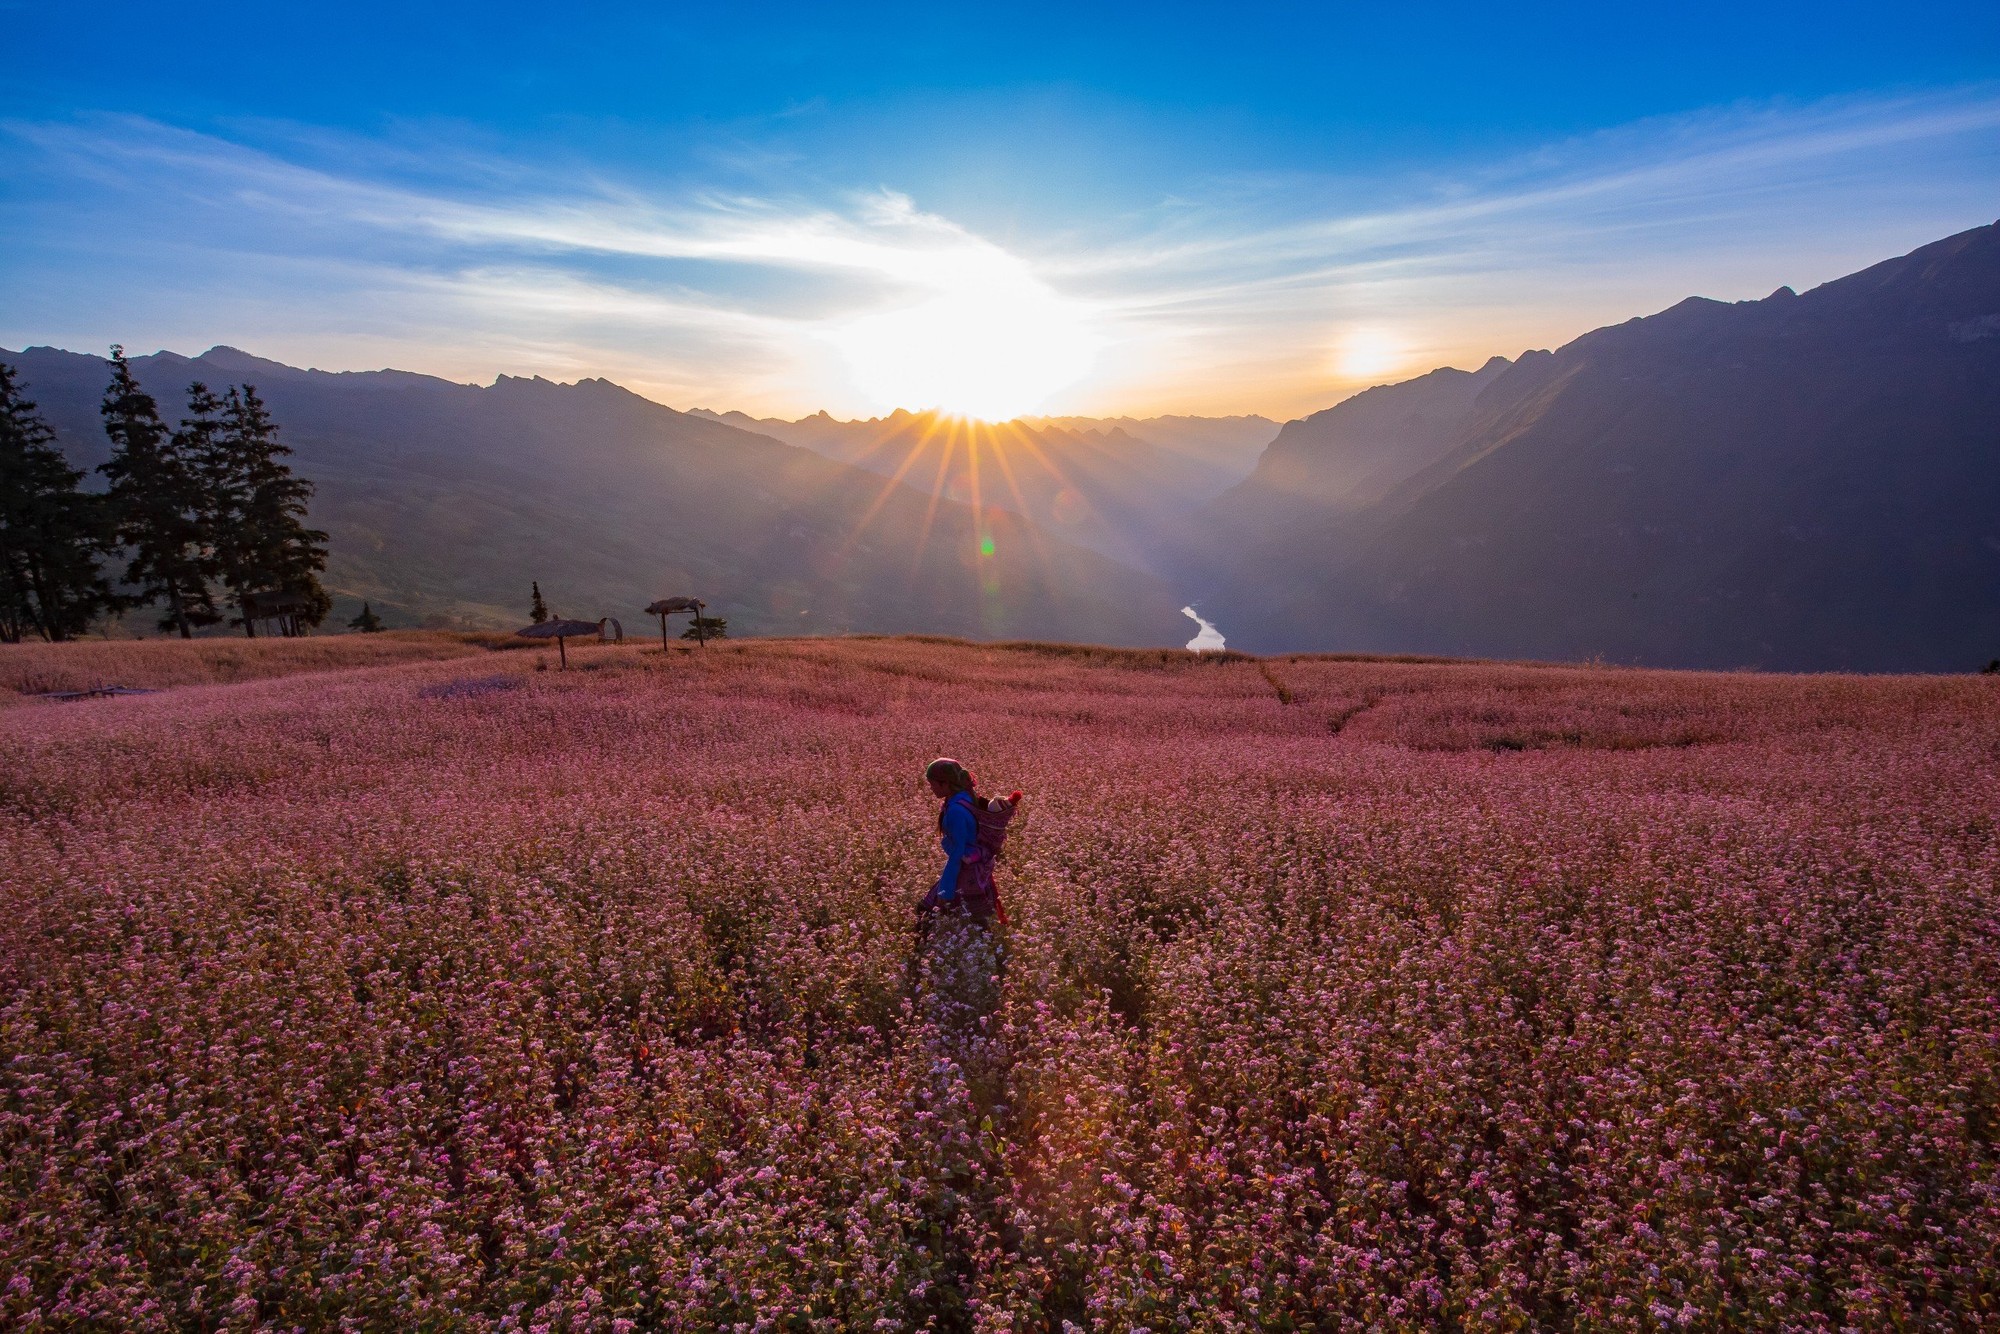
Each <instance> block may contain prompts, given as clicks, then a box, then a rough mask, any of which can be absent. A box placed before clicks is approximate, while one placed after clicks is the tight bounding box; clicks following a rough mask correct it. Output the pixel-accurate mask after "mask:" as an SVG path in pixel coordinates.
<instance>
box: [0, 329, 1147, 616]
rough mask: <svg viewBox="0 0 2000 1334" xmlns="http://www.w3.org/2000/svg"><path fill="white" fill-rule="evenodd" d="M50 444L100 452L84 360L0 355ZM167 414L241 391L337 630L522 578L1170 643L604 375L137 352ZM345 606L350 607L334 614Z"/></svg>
mask: <svg viewBox="0 0 2000 1334" xmlns="http://www.w3.org/2000/svg"><path fill="white" fill-rule="evenodd" d="M0 360H4V361H7V362H9V363H11V364H13V365H15V366H16V367H17V368H18V370H19V372H20V376H21V380H22V381H23V384H24V387H25V390H26V392H27V395H28V397H30V398H32V399H34V400H35V401H36V402H37V403H38V404H39V405H40V407H41V409H42V411H43V413H44V415H45V416H46V417H47V418H48V419H49V421H50V424H51V425H52V426H53V427H54V428H55V429H56V431H57V434H58V437H59V439H60V440H61V442H62V444H63V447H64V450H65V452H66V453H67V454H68V455H69V456H70V457H71V459H72V461H73V462H75V463H76V464H78V465H80V466H86V467H94V466H95V465H96V464H98V463H101V462H102V461H103V460H104V459H105V457H106V456H107V453H108V450H109V445H108V442H107V441H106V440H105V437H104V432H103V429H102V426H101V424H100V420H99V418H98V412H97V405H98V401H99V399H100V398H101V396H102V394H103V391H104V386H105V383H106V382H107V380H108V379H109V375H110V372H109V367H108V364H107V363H106V362H104V361H103V360H101V359H99V358H97V357H94V356H86V355H81V354H78V353H73V352H65V351H59V350H57V349H53V348H42V347H37V348H29V349H27V350H26V351H23V352H5V351H0ZM132 364H133V368H134V371H135V373H136V374H137V376H138V378H139V381H140V383H141V384H142V385H144V386H145V388H146V389H147V390H149V391H150V392H151V393H152V394H153V395H154V397H155V398H156V399H157V400H158V401H159V403H160V408H161V413H162V415H163V416H164V417H166V418H167V420H168V421H169V422H172V421H174V420H176V419H177V418H178V416H179V410H180V406H181V404H182V403H183V402H184V401H185V399H184V393H185V390H186V387H187V385H188V383H189V382H190V381H192V380H202V381H205V382H207V383H208V384H209V385H210V386H211V387H217V386H219V385H221V384H224V383H243V382H246V381H247V382H249V383H251V384H254V385H255V386H256V387H257V389H258V391H259V392H260V393H261V394H262V395H263V396H264V398H265V399H266V401H267V402H268V403H269V404H270V406H271V409H272V412H273V413H274V415H275V416H276V418H277V420H278V422H279V424H280V428H281V432H280V433H281V437H282V438H283V439H284V440H285V442H286V443H287V444H289V445H291V447H292V448H293V449H294V450H296V451H297V453H296V457H295V458H294V459H293V460H292V462H293V465H294V467H295V468H296V470H297V471H298V472H299V473H300V475H302V476H304V477H308V478H310V479H312V480H313V481H314V482H315V483H316V484H317V486H318V494H317V495H316V497H315V498H314V501H313V505H312V516H311V517H312V522H313V524H314V525H315V526H316V527H320V528H324V529H326V530H327V531H328V532H329V533H331V535H332V543H331V547H332V559H331V563H330V565H329V568H328V572H327V574H328V586H329V588H330V589H331V590H332V591H334V592H335V594H336V595H337V606H336V611H335V617H334V618H335V619H343V618H344V617H345V616H346V615H348V614H351V610H358V608H359V606H360V603H361V602H362V601H363V600H364V599H365V600H367V601H368V602H369V603H370V604H371V605H372V606H373V607H374V609H375V610H376V611H377V612H379V613H382V614H383V615H384V616H386V617H387V618H389V620H390V621H391V623H392V624H405V625H408V624H417V623H430V624H439V625H460V626H515V625H519V624H521V623H523V622H524V621H525V620H526V615H527V592H528V587H529V583H530V581H531V580H539V581H540V583H541V587H542V590H543V592H544V593H545V594H547V596H548V598H549V600H550V602H551V604H552V605H553V607H554V608H555V610H556V611H557V612H558V613H560V614H561V615H564V616H571V617H585V618H590V619H595V618H596V617H599V616H604V615H615V616H619V617H621V618H623V619H624V620H625V623H626V625H627V627H628V628H634V627H635V623H636V624H637V625H639V626H643V622H644V620H645V618H644V617H643V616H641V615H639V614H638V609H639V608H641V607H644V606H645V605H646V604H647V603H649V602H651V601H653V600H654V599H656V598H659V597H662V596H665V595H668V594H678V593H688V594H694V595H698V596H700V597H702V598H704V599H706V600H707V601H708V603H709V604H710V607H711V608H712V609H713V610H714V612H715V613H716V614H719V615H724V616H727V617H728V618H729V622H730V627H731V629H732V630H740V631H745V632H750V633H827V632H840V631H875V632H903V631H928V632H934V633H943V634H962V635H968V636H973V637H981V638H1016V637H1033V638H1049V639H1067V640H1080V641H1093V642H1099V641H1101V642H1112V643H1124V644H1170V643H1177V642H1179V641H1180V640H1182V639H1184V638H1185V637H1186V634H1187V632H1186V629H1185V626H1186V624H1187V621H1186V618H1184V617H1183V616H1181V615H1180V613H1179V610H1178V609H1179V607H1180V605H1181V602H1182V601H1183V600H1182V599H1178V598H1175V597H1173V596H1171V594H1170V593H1169V591H1168V589H1167V587H1166V585H1164V584H1163V583H1161V582H1160V581H1159V580H1158V579H1157V578H1156V577H1154V576H1152V575H1150V574H1146V573H1143V572H1141V571H1138V570H1135V569H1132V568H1130V567H1127V566H1124V565H1121V564H1118V563H1117V562H1114V561H1112V560H1109V559H1107V558H1106V557H1104V556H1103V555H1100V554H1099V553H1097V552H1094V551H1090V550H1086V549H1083V548H1080V547H1077V546H1074V545H1072V544H1070V543H1068V542H1065V541H1063V540H1062V539H1061V538H1060V537H1058V536H1055V535H1052V534H1049V533H1046V532H1043V531H1041V530H1039V529H1038V528H1036V527H1035V525H1034V524H1033V523H1032V522H1031V521H1029V520H1028V519H1026V518H1025V517H1023V516H1021V515H1017V514H1014V513H1010V512H1008V511H1006V510H988V511H986V512H984V513H982V514H981V515H979V516H978V517H977V519H975V515H974V513H973V511H972V509H971V508H970V507H968V506H966V505H964V504H960V503H957V502H954V501H951V500H949V499H946V500H942V501H940V502H939V503H937V504H936V505H932V504H931V502H930V499H929V498H928V497H926V496H924V495H921V494H919V493H917V492H916V491H914V490H911V489H909V488H906V487H901V486H896V485H894V484H891V483H889V482H888V480H887V479H885V478H883V477H880V476H877V475H876V474H874V473H871V472H868V471H865V470H863V469H860V468H856V467H852V466H849V465H847V464H843V463H840V462H837V461H835V460H831V459H828V458H825V457H823V456H822V455H820V454H816V453H814V452H812V451H810V450H806V449H801V448H797V447H794V446H792V445H787V444H784V443H782V442H780V441H777V440H773V439H770V438H769V437H767V436H764V435H761V434H757V433H754V432H751V431H747V430H741V429H738V428H736V427H735V426H732V425H729V424H725V423H722V422H718V421H715V420H711V419H709V418H707V417H703V416H696V415H692V414H689V413H683V412H676V411H674V410H673V409H671V408H668V407H664V406H662V405H660V404H658V403H654V402H651V401H650V400H647V399H645V398H641V397H640V396H638V395H637V394H633V393H631V392H629V391H627V390H625V389H622V388H620V387H619V386H617V385H615V384H612V383H610V382H609V381H606V380H584V381H581V382H579V383H576V384H553V383H551V382H549V381H547V380H543V379H540V378H535V379H519V378H514V377H508V376H503V377H501V378H500V379H499V380H498V381H496V382H495V383H494V384H492V385H491V386H487V387H477V386H472V385H463V384H455V383H452V382H450V381H446V380H441V379H436V378H434V377H431V376H425V375H416V374H412V373H409V372H405V371H393V370H392V371H371V372H346V373H338V374H335V373H329V372H324V371H316V370H299V369H296V368H293V367H290V366H285V365H282V364H280V363H278V362H274V361H267V360H265V359H263V358H260V357H255V356H252V355H250V354H248V353H245V352H242V351H239V350H237V349H234V348H228V347H217V348H214V349H211V350H210V351H208V352H206V353H204V354H202V355H201V356H199V357H194V358H189V357H185V356H180V355H177V354H174V353H171V352H162V353H158V354H156V355H152V356H143V357H135V358H133V360H132ZM350 603H351V604H352V609H350V608H349V607H348V604H350Z"/></svg>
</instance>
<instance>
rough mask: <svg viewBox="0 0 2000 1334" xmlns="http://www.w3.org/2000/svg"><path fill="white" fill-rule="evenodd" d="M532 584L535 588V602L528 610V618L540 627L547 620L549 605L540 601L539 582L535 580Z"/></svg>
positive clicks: (540, 588) (540, 589)
mask: <svg viewBox="0 0 2000 1334" xmlns="http://www.w3.org/2000/svg"><path fill="white" fill-rule="evenodd" d="M532 582H533V583H534V586H535V601H534V604H533V605H532V606H530V607H529V608H528V616H529V618H530V619H531V620H533V621H534V623H535V624H536V625H540V624H541V623H542V622H543V621H546V620H547V619H549V604H548V603H546V602H544V601H542V585H541V582H540V581H539V580H535V581H532Z"/></svg>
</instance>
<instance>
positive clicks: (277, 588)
mask: <svg viewBox="0 0 2000 1334" xmlns="http://www.w3.org/2000/svg"><path fill="white" fill-rule="evenodd" d="M215 441H216V444H215V450H214V456H213V457H214V463H213V465H212V467H211V468H210V469H209V470H208V474H207V478H208V485H207V494H208V505H209V509H208V523H209V527H210V531H212V532H213V533H214V534H215V551H216V566H217V569H218V571H219V572H220V574H221V576H222V582H223V584H224V585H225V586H226V587H227V588H228V589H229V591H230V593H231V594H233V595H234V596H235V598H236V605H237V610H238V613H239V615H240V619H241V622H242V625H243V630H244V633H245V634H247V635H249V636H251V637H252V638H255V637H256V634H257V629H256V626H255V624H254V623H253V622H252V620H251V619H250V617H249V616H247V615H241V612H242V608H243V598H244V595H245V594H246V593H259V592H278V593H290V594H293V595H294V596H298V597H302V598H305V599H306V602H307V605H306V607H305V609H304V610H302V611H299V612H297V613H294V614H293V615H291V616H289V617H288V618H287V623H288V624H289V625H291V626H293V627H295V628H297V627H304V626H313V625H318V624H319V623H320V622H321V621H323V620H325V619H326V614H327V613H328V612H329V611H331V610H333V599H332V598H330V597H328V596H327V592H326V589H325V588H324V587H323V586H322V585H321V584H320V580H319V575H320V572H321V571H322V570H324V569H325V568H326V534H325V533H323V532H321V531H319V530H318V529H316V528H308V527H306V525H305V517H306V504H307V502H308V501H309V500H311V499H312V493H313V484H312V483H311V482H309V481H306V480H305V479H304V478H302V477H298V476H295V475H294V474H293V472H292V470H291V468H290V466H288V465H287V464H286V463H284V461H283V460H284V459H285V458H286V457H287V456H289V455H290V454H291V452H292V451H291V450H290V449H289V448H288V447H286V446H285V445H284V444H283V443H282V442H280V441H279V439H278V424H277V423H276V422H274V421H272V420H271V414H270V412H269V411H268V410H267V409H266V408H265V407H264V400H263V399H261V398H259V397H257V390H256V389H255V388H254V387H253V386H251V385H247V384H246V385H244V386H243V387H242V388H241V389H240V390H238V389H231V390H230V391H229V393H228V395H227V397H226V398H225V400H224V402H223V405H222V421H221V424H220V429H219V431H218V432H217V434H216V437H215ZM190 444H191V445H192V441H191V442H190Z"/></svg>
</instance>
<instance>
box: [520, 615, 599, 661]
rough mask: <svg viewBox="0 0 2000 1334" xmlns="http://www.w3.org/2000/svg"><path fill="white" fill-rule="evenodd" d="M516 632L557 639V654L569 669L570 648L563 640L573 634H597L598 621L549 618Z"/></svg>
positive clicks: (536, 637)
mask: <svg viewBox="0 0 2000 1334" xmlns="http://www.w3.org/2000/svg"><path fill="white" fill-rule="evenodd" d="M514 633H515V634H517V635H519V636H520V637H521V638H523V639H553V640H555V641H556V655H557V656H558V657H560V658H561V659H562V665H563V667H564V668H565V669H567V668H568V666H569V650H568V649H567V648H564V647H563V641H564V640H565V639H568V638H569V637H570V636H571V635H594V634H596V633H597V622H596V621H563V620H548V621H543V622H542V623H541V624H540V625H531V626H529V627H528V628H527V629H525V630H516V631H515V632H514Z"/></svg>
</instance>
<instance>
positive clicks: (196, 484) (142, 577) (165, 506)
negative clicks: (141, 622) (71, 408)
mask: <svg viewBox="0 0 2000 1334" xmlns="http://www.w3.org/2000/svg"><path fill="white" fill-rule="evenodd" d="M195 388H197V389H199V388H200V386H198V385H197V386H195ZM202 393H203V394H206V393H207V391H206V390H202ZM211 397H212V396H211ZM102 411H103V413H104V433H105V434H106V435H108V436H110V437H111V461H110V462H109V463H106V464H104V465H102V466H101V467H100V468H99V469H98V471H99V472H102V473H103V474H104V475H105V476H106V477H108V478H110V479H111V490H110V492H109V496H108V499H109V503H110V506H111V513H112V516H113V521H114V523H115V524H116V532H117V536H118V540H119V541H120V542H122V543H124V544H125V546H126V547H127V548H128V549H129V550H130V553H131V558H130V560H128V561H127V562H126V566H125V582H126V583H128V584H131V585H132V586H133V587H134V588H136V589H137V590H138V598H137V600H138V602H140V603H142V604H143V603H150V602H159V603H164V604H165V605H166V612H165V614H164V615H163V616H161V618H160V628H161V629H162V630H178V631H179V632H180V636H181V638H182V639H192V638H194V627H195V626H197V625H213V624H214V623H215V622H217V621H219V620H221V619H222V613H220V612H219V611H217V610H216V609H215V598H214V596H213V594H211V593H210V591H209V586H208V581H209V575H210V573H211V570H212V557H211V556H210V553H209V550H208V542H207V536H208V533H207V531H206V529H207V523H206V516H207V512H208V511H209V509H210V508H211V506H210V504H209V500H208V496H207V494H206V493H207V491H208V487H207V485H206V484H205V483H206V480H207V479H206V478H205V477H204V476H203V470H204V469H206V468H207V467H209V466H210V462H209V460H206V459H204V460H201V461H200V463H199V465H198V464H197V461H196V460H194V459H191V458H189V457H188V456H187V455H186V454H184V453H183V452H182V451H181V449H180V443H181V441H182V440H183V439H185V438H187V434H186V432H187V427H186V425H185V424H184V426H183V431H182V432H178V433H175V434H173V435H169V434H168V431H167V427H166V424H165V423H164V422H162V421H161V420H160V409H159V405H158V404H157V403H155V402H154V401H153V396H152V395H151V394H148V393H147V392H146V391H145V390H143V389H141V388H140V387H139V382H138V381H137V380H135V379H134V378H133V377H132V367H131V365H130V363H128V362H127V361H126V360H125V349H124V348H122V347H115V346H114V347H113V348H112V349H111V385H110V387H109V388H107V389H106V390H105V391H104V404H103V409H102ZM197 415H199V414H197ZM203 429H204V428H203V427H201V426H199V425H197V426H196V428H195V436H196V437H197V438H199V437H200V436H201V433H202V430H203Z"/></svg>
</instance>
